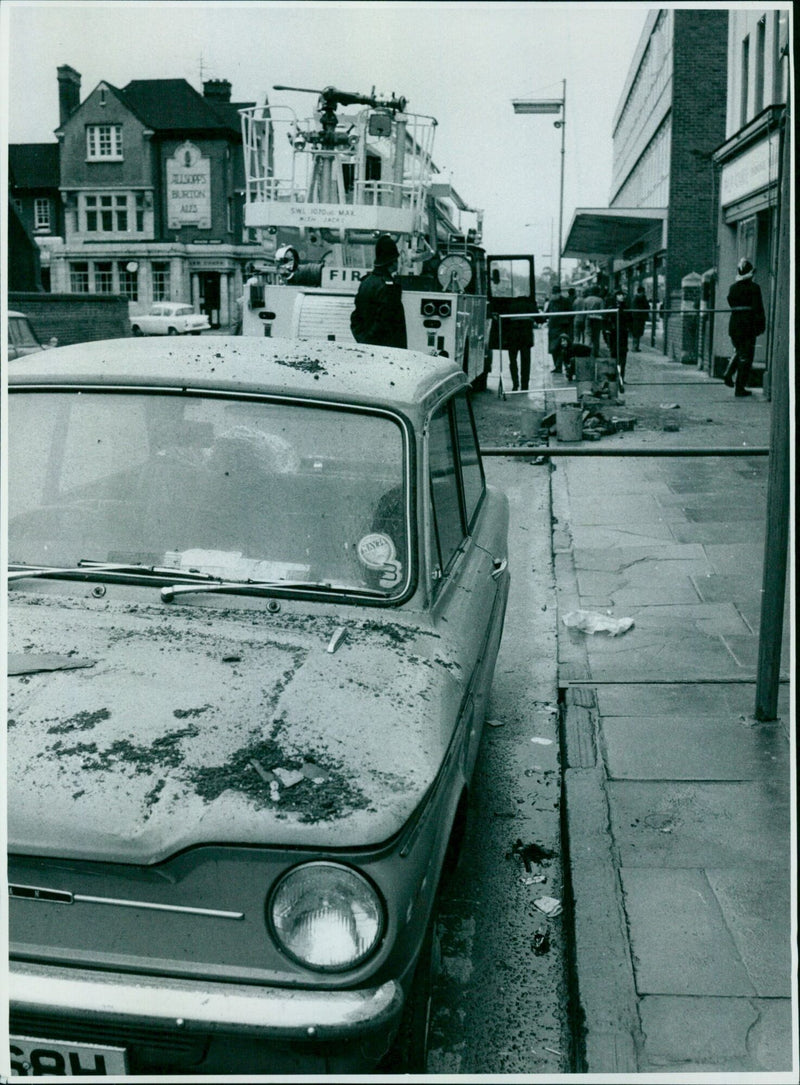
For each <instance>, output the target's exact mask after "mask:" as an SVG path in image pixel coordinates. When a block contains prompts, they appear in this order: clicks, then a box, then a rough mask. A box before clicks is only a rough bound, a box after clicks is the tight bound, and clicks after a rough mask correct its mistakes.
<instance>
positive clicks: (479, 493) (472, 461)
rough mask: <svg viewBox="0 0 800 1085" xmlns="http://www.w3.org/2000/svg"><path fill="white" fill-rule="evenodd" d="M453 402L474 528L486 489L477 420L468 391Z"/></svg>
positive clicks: (466, 498) (466, 502) (467, 503)
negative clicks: (476, 427) (476, 426)
mask: <svg viewBox="0 0 800 1085" xmlns="http://www.w3.org/2000/svg"><path fill="white" fill-rule="evenodd" d="M453 402H454V406H455V412H456V431H457V433H458V449H459V453H460V458H461V479H462V482H463V485H464V505H465V507H466V513H467V524H468V525H469V526H472V522H473V520H474V518H475V514H476V512H477V511H478V506H479V505H480V503H481V498H482V497H483V491H484V489H485V481H484V476H483V464H482V463H481V457H480V453H479V451H478V435H477V433H476V431H475V419H474V417H473V414H472V406H471V404H470V402H469V399H468V398H467V393H466V390H465V391H462V392H459V394H458V395H457V396H456V397H455V400H454V401H453Z"/></svg>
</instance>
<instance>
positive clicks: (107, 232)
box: [78, 190, 141, 237]
mask: <svg viewBox="0 0 800 1085" xmlns="http://www.w3.org/2000/svg"><path fill="white" fill-rule="evenodd" d="M78 202H79V212H78V218H79V222H80V227H81V228H80V233H83V234H93V235H98V236H104V237H127V236H128V235H129V234H131V233H134V232H141V231H134V230H132V229H131V222H132V221H133V223H134V225H135V223H136V218H135V216H136V200H135V196H134V194H133V193H132V192H115V191H110V190H106V191H105V192H103V191H99V192H82V193H81V194H80V197H79V201H78ZM90 215H94V216H95V227H94V229H92V228H90V226H89V216H90ZM104 222H105V223H110V224H111V228H110V229H106V228H105V227H104ZM121 222H124V223H125V228H124V229H122V228H121V226H120V223H121Z"/></svg>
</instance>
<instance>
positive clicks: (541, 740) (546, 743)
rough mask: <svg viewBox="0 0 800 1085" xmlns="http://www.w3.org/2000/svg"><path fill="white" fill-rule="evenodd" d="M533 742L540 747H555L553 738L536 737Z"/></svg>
mask: <svg viewBox="0 0 800 1085" xmlns="http://www.w3.org/2000/svg"><path fill="white" fill-rule="evenodd" d="M531 742H536V743H538V744H539V745H540V746H552V745H553V740H552V738H539V737H538V735H537V736H535V737H534V738H532V739H531Z"/></svg>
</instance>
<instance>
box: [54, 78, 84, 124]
mask: <svg viewBox="0 0 800 1085" xmlns="http://www.w3.org/2000/svg"><path fill="white" fill-rule="evenodd" d="M80 104H81V73H80V72H76V71H75V69H74V68H70V66H69V64H62V65H61V67H60V68H59V69H58V123H59V127H60V126H61V125H63V124H64V122H65V121H67V120H68V119H69V118H70V116H71V115H72V114H73V113H74V112H75V110H76V109H77V108H78V106H79V105H80Z"/></svg>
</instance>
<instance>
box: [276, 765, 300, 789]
mask: <svg viewBox="0 0 800 1085" xmlns="http://www.w3.org/2000/svg"><path fill="white" fill-rule="evenodd" d="M272 771H273V773H274V774H275V775H276V776H277V777H278V780H279V782H280V784H281V785H282V786H283V787H294V786H295V784H299V783H300V781H301V780H305V778H306V774H305V773H304V772H301V771H300V770H299V769H285V768H274V769H273V770H272Z"/></svg>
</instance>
